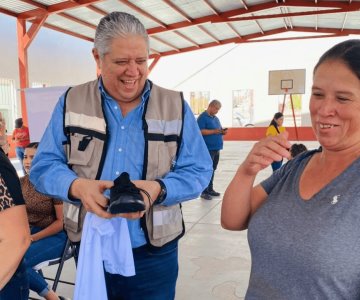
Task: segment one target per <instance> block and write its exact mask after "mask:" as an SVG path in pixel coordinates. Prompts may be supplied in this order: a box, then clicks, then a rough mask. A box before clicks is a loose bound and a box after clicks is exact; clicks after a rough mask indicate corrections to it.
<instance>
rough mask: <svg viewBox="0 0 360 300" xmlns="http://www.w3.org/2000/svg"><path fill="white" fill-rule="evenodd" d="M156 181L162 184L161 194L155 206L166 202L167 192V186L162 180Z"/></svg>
mask: <svg viewBox="0 0 360 300" xmlns="http://www.w3.org/2000/svg"><path fill="white" fill-rule="evenodd" d="M155 181H157V182H158V183H159V184H160V188H161V190H160V193H159V195H158V197H157V198H156V200H155V202H154V204H160V203H162V202H163V201H164V200H165V198H166V194H167V190H166V186H165V184H164V182H163V181H162V180H160V179H155Z"/></svg>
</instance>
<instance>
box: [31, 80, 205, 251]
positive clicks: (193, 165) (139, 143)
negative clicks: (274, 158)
mask: <svg viewBox="0 0 360 300" xmlns="http://www.w3.org/2000/svg"><path fill="white" fill-rule="evenodd" d="M150 86H151V85H150V82H149V81H147V82H146V85H145V88H144V91H143V93H142V95H141V103H140V104H139V105H138V106H137V107H135V108H134V109H133V110H132V111H130V112H129V113H128V114H127V115H126V116H125V117H124V116H123V115H122V113H121V109H120V106H119V105H118V103H117V102H116V101H115V100H114V99H113V98H112V97H111V96H110V95H109V94H108V93H107V92H106V91H105V89H104V88H103V86H102V82H101V80H100V84H99V89H100V92H101V95H102V97H103V98H104V100H105V101H104V106H105V107H104V112H105V115H106V119H107V121H108V123H107V126H108V131H109V136H108V142H107V143H108V146H107V152H106V159H105V162H104V166H103V170H102V174H101V178H100V179H102V180H114V179H115V178H116V177H118V175H120V174H121V173H122V172H128V173H129V174H130V179H131V180H137V179H141V175H142V169H143V161H144V147H145V141H144V132H143V129H142V114H143V110H144V104H145V103H146V101H148V99H149V95H150V88H151V87H150ZM63 108H64V95H62V96H61V97H60V99H59V102H58V103H57V105H56V107H55V109H54V112H53V114H52V117H51V120H50V122H49V125H48V127H47V128H46V130H45V133H44V135H43V137H42V139H41V142H40V145H39V148H38V150H37V153H36V155H35V158H34V160H33V162H32V167H31V172H30V180H31V182H32V183H33V184H34V185H35V187H36V189H37V190H38V191H39V192H41V193H43V194H46V195H49V196H52V197H54V198H60V199H62V200H64V201H67V202H71V200H70V199H69V198H68V191H69V188H70V185H71V183H72V182H73V181H74V180H75V179H76V178H77V177H78V176H77V175H76V174H75V173H74V172H73V171H72V170H70V169H69V167H68V165H67V158H66V154H65V152H64V149H63V146H62V143H63V142H65V141H66V136H65V135H64V132H63ZM182 139H183V140H182V143H181V147H180V151H179V157H178V159H177V161H176V164H175V168H174V169H173V170H172V171H171V172H169V173H168V174H167V175H166V176H165V177H164V178H163V182H164V184H165V186H166V189H167V196H166V199H165V201H164V202H163V205H172V204H176V203H180V202H183V201H186V200H190V199H194V198H196V197H198V196H199V194H200V193H201V191H202V190H203V189H204V188H205V187H206V186H207V185H208V183H209V181H210V178H211V175H212V161H211V158H210V155H209V152H208V150H207V148H206V145H205V143H204V140H203V138H202V136H201V133H200V130H199V127H198V125H197V123H196V120H195V117H194V115H193V113H192V111H191V109H190V107H189V105H188V104H187V103H185V116H184V129H183V136H182ZM128 226H129V231H130V237H131V243H132V247H133V248H136V247H140V246H142V245H144V244H145V243H146V240H145V236H144V233H143V230H142V229H141V226H140V221H139V220H128Z"/></svg>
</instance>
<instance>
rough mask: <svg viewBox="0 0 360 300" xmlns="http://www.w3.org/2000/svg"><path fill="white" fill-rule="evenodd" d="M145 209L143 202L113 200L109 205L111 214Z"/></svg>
mask: <svg viewBox="0 0 360 300" xmlns="http://www.w3.org/2000/svg"><path fill="white" fill-rule="evenodd" d="M144 210H145V203H144V202H140V201H139V202H132V203H124V202H122V201H120V200H117V201H114V202H112V203H111V204H110V206H109V212H110V213H111V214H114V215H115V214H121V213H132V212H138V211H144Z"/></svg>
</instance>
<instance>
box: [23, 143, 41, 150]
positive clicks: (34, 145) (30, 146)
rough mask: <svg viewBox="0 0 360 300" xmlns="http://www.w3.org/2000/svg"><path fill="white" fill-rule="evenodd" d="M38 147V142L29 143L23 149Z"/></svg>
mask: <svg viewBox="0 0 360 300" xmlns="http://www.w3.org/2000/svg"><path fill="white" fill-rule="evenodd" d="M38 146H39V142H33V143H30V144H29V145H27V146H26V147H25V148H33V149H37V147H38Z"/></svg>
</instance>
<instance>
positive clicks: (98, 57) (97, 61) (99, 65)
mask: <svg viewBox="0 0 360 300" xmlns="http://www.w3.org/2000/svg"><path fill="white" fill-rule="evenodd" d="M92 54H93V56H94V59H95V62H96V65H97V67H98V69H101V63H100V54H99V51H98V50H97V49H96V48H93V49H92Z"/></svg>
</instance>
